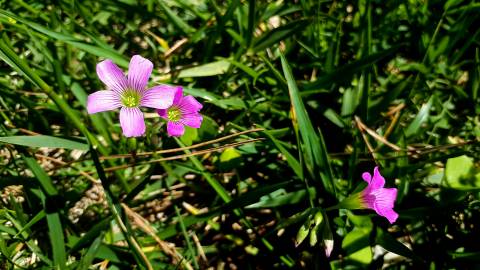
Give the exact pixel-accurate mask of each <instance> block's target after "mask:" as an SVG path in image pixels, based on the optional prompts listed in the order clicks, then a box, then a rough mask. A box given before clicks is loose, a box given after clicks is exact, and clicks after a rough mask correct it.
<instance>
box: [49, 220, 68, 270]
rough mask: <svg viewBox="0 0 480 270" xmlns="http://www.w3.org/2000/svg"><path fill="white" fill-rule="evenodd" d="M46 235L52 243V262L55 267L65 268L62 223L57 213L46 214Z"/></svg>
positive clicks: (65, 258) (65, 257)
mask: <svg viewBox="0 0 480 270" xmlns="http://www.w3.org/2000/svg"><path fill="white" fill-rule="evenodd" d="M47 224H48V236H49V237H50V243H51V244H52V252H53V264H54V265H55V267H56V268H57V269H65V264H66V262H67V256H66V253H65V242H64V237H63V228H62V223H61V222H60V215H59V214H58V213H51V214H47Z"/></svg>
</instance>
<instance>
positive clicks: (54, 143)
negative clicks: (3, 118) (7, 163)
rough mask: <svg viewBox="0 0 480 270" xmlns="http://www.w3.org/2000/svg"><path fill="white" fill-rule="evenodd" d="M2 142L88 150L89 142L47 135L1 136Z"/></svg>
mask: <svg viewBox="0 0 480 270" xmlns="http://www.w3.org/2000/svg"><path fill="white" fill-rule="evenodd" d="M0 142H4V143H10V144H17V145H23V146H28V147H48V148H65V149H78V150H88V144H85V143H80V142H76V141H72V140H68V139H64V138H60V137H53V136H46V135H35V136H10V137H0Z"/></svg>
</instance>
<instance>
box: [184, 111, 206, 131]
mask: <svg viewBox="0 0 480 270" xmlns="http://www.w3.org/2000/svg"><path fill="white" fill-rule="evenodd" d="M202 120H203V116H202V115H201V114H199V113H190V114H185V115H183V117H182V120H180V121H181V122H182V124H184V125H187V126H189V127H192V128H200V126H201V125H202Z"/></svg>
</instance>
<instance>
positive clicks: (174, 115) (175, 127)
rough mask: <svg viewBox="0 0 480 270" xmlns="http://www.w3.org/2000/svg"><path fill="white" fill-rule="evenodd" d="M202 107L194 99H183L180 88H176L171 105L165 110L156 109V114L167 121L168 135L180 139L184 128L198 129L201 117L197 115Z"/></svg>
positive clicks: (188, 97) (187, 97)
mask: <svg viewBox="0 0 480 270" xmlns="http://www.w3.org/2000/svg"><path fill="white" fill-rule="evenodd" d="M202 107H203V106H202V104H200V103H199V102H198V101H197V100H196V99H195V98H194V97H192V96H185V97H184V96H183V90H182V87H177V88H176V92H175V98H174V99H173V104H172V105H171V106H170V107H169V108H167V109H158V110H157V112H158V114H159V115H160V116H161V117H162V118H164V119H166V120H168V123H167V133H168V135H169V136H174V137H180V136H182V135H183V133H184V132H185V127H184V126H189V127H192V128H199V127H200V126H201V125H202V120H203V117H202V115H201V114H199V113H198V112H199V111H200V110H201V109H202Z"/></svg>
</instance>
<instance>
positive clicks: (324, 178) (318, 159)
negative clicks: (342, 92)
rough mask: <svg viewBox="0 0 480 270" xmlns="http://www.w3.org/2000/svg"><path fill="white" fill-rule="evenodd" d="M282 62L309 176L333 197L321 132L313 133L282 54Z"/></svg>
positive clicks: (333, 192) (329, 171) (328, 165)
mask: <svg viewBox="0 0 480 270" xmlns="http://www.w3.org/2000/svg"><path fill="white" fill-rule="evenodd" d="M280 57H281V61H282V69H283V73H284V75H285V79H286V81H287V85H288V92H289V94H290V101H291V103H292V107H293V111H294V113H295V115H294V116H295V117H294V119H293V124H294V125H298V128H299V130H300V135H301V138H302V150H303V151H304V156H305V164H306V166H307V169H308V171H309V172H310V175H311V176H312V177H313V178H314V179H319V178H320V179H319V180H320V181H321V182H322V184H323V187H324V188H325V190H326V191H327V192H328V193H330V194H332V195H335V186H334V184H333V173H332V168H331V167H330V161H329V159H328V152H327V149H326V146H325V143H324V141H323V136H322V133H321V130H320V129H318V133H317V132H316V131H315V129H314V127H313V125H312V122H311V121H310V117H309V116H308V113H307V110H306V109H305V105H304V104H303V100H302V98H301V96H300V91H299V90H298V87H297V83H296V82H295V79H294V78H293V75H292V71H291V70H290V66H289V65H288V63H287V60H286V59H285V56H283V54H280Z"/></svg>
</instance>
